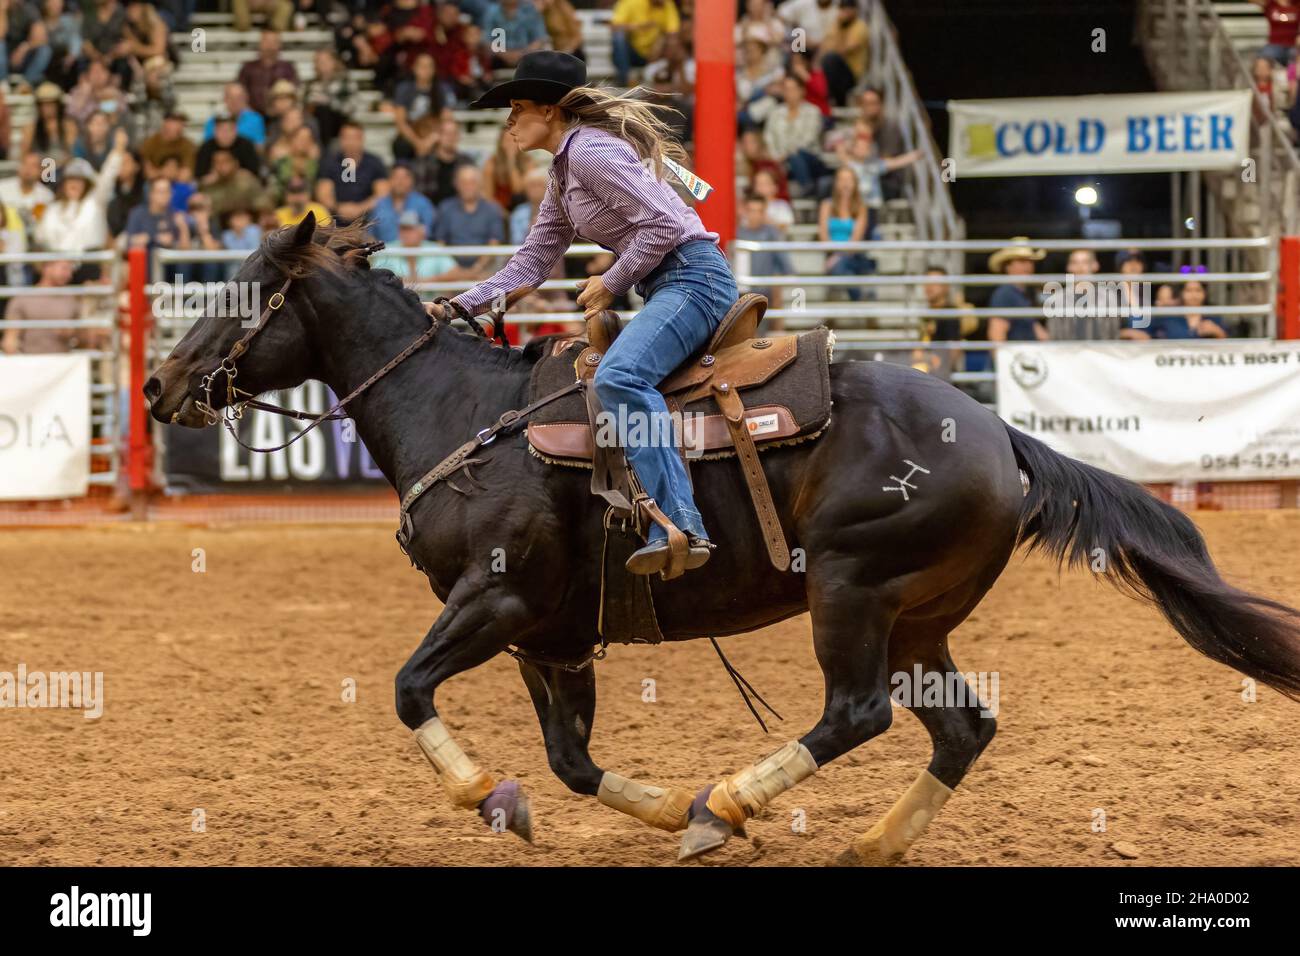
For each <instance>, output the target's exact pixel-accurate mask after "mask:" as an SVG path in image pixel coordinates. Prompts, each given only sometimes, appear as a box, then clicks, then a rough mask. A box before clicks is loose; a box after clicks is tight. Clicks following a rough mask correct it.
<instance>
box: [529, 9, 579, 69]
mask: <svg viewBox="0 0 1300 956" xmlns="http://www.w3.org/2000/svg"><path fill="white" fill-rule="evenodd" d="M533 2H534V3H535V4H536V5H537V10H538V12H539V13H541V15H542V23H543V24H545V26H546V35H547V36H549V37H550V39H551V49H552V50H559V51H560V52H561V53H568V54H569V55H570V56H576V57H577V58H578V59H579V60H585V59H586V56H585V55H584V54H583V51H582V21H580V20H579V19H578V13H577V11H576V10H574V9H573V4H571V3H570V2H569V0H533Z"/></svg>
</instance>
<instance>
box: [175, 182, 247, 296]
mask: <svg viewBox="0 0 1300 956" xmlns="http://www.w3.org/2000/svg"><path fill="white" fill-rule="evenodd" d="M172 208H173V209H175V208H176V206H175V203H173V204H172ZM185 216H186V223H187V224H188V225H189V229H190V245H191V246H192V248H194V249H201V250H204V251H206V252H215V251H217V250H219V249H221V248H223V247H222V245H221V237H220V230H219V228H217V227H216V226H215V225H214V223H213V220H212V200H211V199H209V198H208V197H207V196H205V195H204V194H203V193H193V194H191V195H190V197H189V199H188V201H187V204H186V211H185ZM239 266H240V263H238V262H231V263H221V262H191V263H188V272H189V275H190V276H191V277H192V278H193V279H194V281H196V282H223V281H226V280H229V279H231V278H234V275H235V273H236V272H237V271H238V270H239Z"/></svg>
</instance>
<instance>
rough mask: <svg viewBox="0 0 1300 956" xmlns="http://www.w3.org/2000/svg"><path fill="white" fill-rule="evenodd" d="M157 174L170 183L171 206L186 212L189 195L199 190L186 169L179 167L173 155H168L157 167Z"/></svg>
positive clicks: (187, 210)
mask: <svg viewBox="0 0 1300 956" xmlns="http://www.w3.org/2000/svg"><path fill="white" fill-rule="evenodd" d="M158 175H159V176H161V177H162V178H163V179H165V180H167V181H168V182H170V183H171V184H172V208H173V209H175V210H176V211H177V212H183V213H188V212H189V208H190V197H191V196H193V195H194V194H195V193H196V192H198V191H199V186H198V183H196V182H195V181H194V177H193V176H192V175H191V174H190V171H189V170H188V169H184V168H182V167H181V165H180V163H179V162H178V161H177V160H176V158H175V157H173V156H168V157H167V158H166V159H164V160H163V161H162V165H161V166H160V167H158Z"/></svg>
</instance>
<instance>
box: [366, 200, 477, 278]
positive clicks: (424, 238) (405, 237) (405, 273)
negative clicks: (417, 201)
mask: <svg viewBox="0 0 1300 956" xmlns="http://www.w3.org/2000/svg"><path fill="white" fill-rule="evenodd" d="M397 231H398V240H397V241H398V243H399V246H398V248H405V249H415V248H418V247H420V246H424V245H427V244H428V242H429V239H428V235H427V233H426V232H425V224H424V220H422V219H421V218H420V214H419V213H418V212H416V211H415V210H414V209H408V210H406V211H405V212H404V213H402V215H401V216H400V217H399V218H398V225H397ZM371 264H372V267H373V268H376V269H387V270H388V271H389V272H391V273H393V275H395V276H398V277H399V278H402V279H406V280H407V281H409V282H426V281H428V280H430V279H437V278H438V277H440V276H442V275H443V274H444V273H447V272H451V271H452V270H453V269H454V268H455V266H456V264H455V263H454V262H453V261H452V260H451V257H450V256H446V255H441V254H439V253H436V252H426V253H423V254H420V255H417V254H415V253H399V252H397V251H395V250H394V249H393V247H391V246H390V247H389V248H388V249H387V250H385V251H384V252H381V253H380V254H379V255H377V256H375V258H374V259H373V260H372V263H371Z"/></svg>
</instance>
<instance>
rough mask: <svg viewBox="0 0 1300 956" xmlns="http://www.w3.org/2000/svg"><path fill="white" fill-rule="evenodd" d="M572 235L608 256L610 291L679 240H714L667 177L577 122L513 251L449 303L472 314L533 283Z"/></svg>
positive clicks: (620, 143) (627, 283)
mask: <svg viewBox="0 0 1300 956" xmlns="http://www.w3.org/2000/svg"><path fill="white" fill-rule="evenodd" d="M670 175H671V173H665V176H670ZM557 196H558V197H561V198H560V201H558V202H557V200H556V197H557ZM575 238H577V239H579V240H581V241H583V242H594V243H597V244H599V245H601V246H604V247H605V248H606V249H608V250H610V251H611V252H613V253H614V254H615V257H616V259H615V262H614V265H612V266H611V267H610V268H609V271H608V272H606V273H605V274H604V276H603V277H602V278H603V279H604V282H605V288H606V289H608V290H609V291H610V292H611V293H612V294H614V295H615V296H619V295H623V294H624V293H626V292H627V291H628V290H629V289H631V288H632V287H633V286H634V285H636V284H637V283H638V282H640V281H641V280H642V279H644V278H645V277H646V276H647V275H649V274H650V273H651V272H652V271H653V270H654V268H655V266H657V265H659V263H660V262H661V261H662V260H663V258H664V256H666V255H667V254H668V253H669V252H671V251H672V250H673V249H675V248H677V247H678V246H680V245H681V244H682V243H683V242H690V241H691V240H694V239H710V240H712V241H713V242H717V241H718V236H717V234H716V233H712V232H709V231H708V230H706V229H705V228H704V224H703V223H702V222H700V217H699V216H698V215H696V213H695V210H694V209H692V208H691V207H690V206H688V205H686V203H684V202H683V201H682V200H681V197H680V196H678V195H677V193H676V192H675V191H674V190H673V187H672V186H670V185H669V184H668V182H666V181H664V180H657V179H655V176H654V172H653V171H652V170H650V169H647V168H646V166H645V165H643V164H642V162H641V159H640V157H639V156H638V155H637V152H636V150H635V149H634V148H633V147H632V146H631V144H629V143H627V142H625V141H624V140H622V139H620V138H619V137H617V136H615V135H614V134H613V133H607V132H605V131H604V130H600V129H596V128H595V127H591V126H577V127H575V128H573V129H571V130H569V131H568V132H567V133H565V134H564V137H563V138H562V139H561V140H560V146H559V148H558V149H557V150H556V151H555V162H554V163H553V164H552V165H551V181H550V183H549V185H548V186H547V190H546V198H545V199H543V200H542V205H541V208H540V209H538V211H537V219H536V221H535V222H534V223H533V227H532V229H530V230H529V231H528V236H527V237H526V238H525V240H524V243H523V245H522V246H521V247H520V249H519V251H518V252H516V253H515V254H514V255H513V256H511V257H510V261H508V262H507V263H506V264H505V266H504V267H503V268H502V269H501V271H500V272H498V273H497V274H496V275H494V276H492V277H491V278H490V279H485V280H484V281H483V282H480V283H479V284H478V285H476V286H474V287H473V288H472V289H470V290H468V291H467V292H462V293H461V294H460V295H458V296H456V297H455V299H454V301H455V302H456V303H458V304H459V305H461V306H464V307H465V308H466V309H468V310H469V311H470V312H472V313H476V312H479V311H481V310H482V308H483V306H485V305H487V304H489V303H491V302H492V300H493V299H495V298H496V297H497V296H498V295H501V296H504V295H505V294H507V293H510V292H513V291H514V290H515V289H521V288H527V289H535V288H537V286H539V285H541V284H542V282H544V281H545V280H546V279H547V278H548V277H549V276H550V274H551V270H552V269H554V268H555V265H556V263H558V262H559V261H560V259H561V257H563V255H564V252H565V250H566V249H568V248H569V245H570V244H571V243H572V242H573V240H574V239H575Z"/></svg>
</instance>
